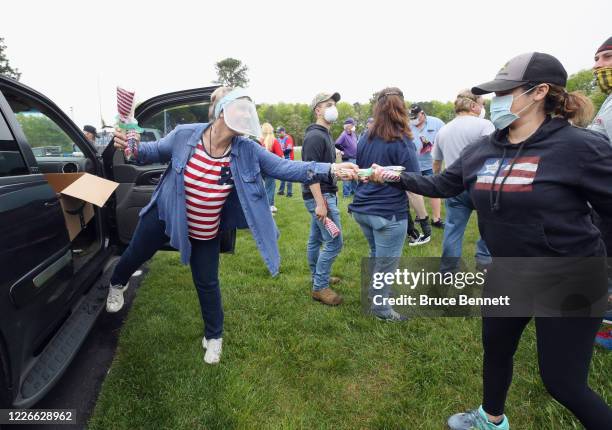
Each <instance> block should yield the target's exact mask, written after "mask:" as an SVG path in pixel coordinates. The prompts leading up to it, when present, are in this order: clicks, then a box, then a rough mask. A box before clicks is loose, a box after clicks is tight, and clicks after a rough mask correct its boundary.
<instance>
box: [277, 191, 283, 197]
mask: <svg viewBox="0 0 612 430" xmlns="http://www.w3.org/2000/svg"><path fill="white" fill-rule="evenodd" d="M277 194H278V195H279V196H284V195H285V192H284V191H279V192H278V193H277Z"/></svg>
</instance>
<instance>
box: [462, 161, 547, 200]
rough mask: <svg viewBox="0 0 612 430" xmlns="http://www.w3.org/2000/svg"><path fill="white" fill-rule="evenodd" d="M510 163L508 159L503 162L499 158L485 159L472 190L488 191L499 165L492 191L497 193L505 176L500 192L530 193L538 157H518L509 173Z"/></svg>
mask: <svg viewBox="0 0 612 430" xmlns="http://www.w3.org/2000/svg"><path fill="white" fill-rule="evenodd" d="M511 162H512V160H510V159H504V160H503V162H502V159H501V158H489V159H487V160H486V161H485V162H484V164H483V166H482V168H481V169H480V171H479V172H478V175H477V177H476V184H475V185H474V189H476V190H485V191H489V190H490V189H491V184H493V178H495V173H496V172H497V169H498V168H499V167H500V163H501V169H499V174H498V175H497V178H496V179H495V184H494V185H493V190H494V191H499V187H500V185H501V183H502V181H503V180H504V178H505V177H506V176H507V178H506V180H505V181H504V187H503V188H502V192H529V191H532V190H533V180H534V179H535V177H536V173H537V170H538V166H539V163H540V157H519V158H517V160H516V162H515V163H514V166H513V167H512V171H510V164H511Z"/></svg>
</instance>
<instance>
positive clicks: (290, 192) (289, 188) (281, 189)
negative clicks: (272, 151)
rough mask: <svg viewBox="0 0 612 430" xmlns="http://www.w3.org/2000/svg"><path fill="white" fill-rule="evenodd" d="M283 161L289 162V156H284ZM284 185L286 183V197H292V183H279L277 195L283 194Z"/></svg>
mask: <svg viewBox="0 0 612 430" xmlns="http://www.w3.org/2000/svg"><path fill="white" fill-rule="evenodd" d="M285 159H287V160H291V156H290V155H285ZM285 183H287V195H288V196H292V195H293V182H289V181H281V183H280V188H279V189H278V192H279V193H284V192H285Z"/></svg>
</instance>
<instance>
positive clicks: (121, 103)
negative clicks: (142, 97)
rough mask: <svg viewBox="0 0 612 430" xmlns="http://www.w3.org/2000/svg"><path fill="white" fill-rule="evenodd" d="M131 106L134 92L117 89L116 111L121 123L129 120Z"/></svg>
mask: <svg viewBox="0 0 612 430" xmlns="http://www.w3.org/2000/svg"><path fill="white" fill-rule="evenodd" d="M133 105H134V92H132V91H127V90H125V89H123V88H120V87H117V111H118V112H119V119H120V120H121V121H123V122H127V121H128V120H129V118H130V114H131V113H132V106H133Z"/></svg>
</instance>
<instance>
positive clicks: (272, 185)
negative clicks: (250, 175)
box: [263, 175, 276, 206]
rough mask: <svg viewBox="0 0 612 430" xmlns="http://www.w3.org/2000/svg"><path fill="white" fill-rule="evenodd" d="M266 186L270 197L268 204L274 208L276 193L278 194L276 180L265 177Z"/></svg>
mask: <svg viewBox="0 0 612 430" xmlns="http://www.w3.org/2000/svg"><path fill="white" fill-rule="evenodd" d="M263 180H264V185H265V187H266V196H268V204H269V205H270V206H274V193H275V192H276V179H274V178H273V177H272V176H266V175H263Z"/></svg>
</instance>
